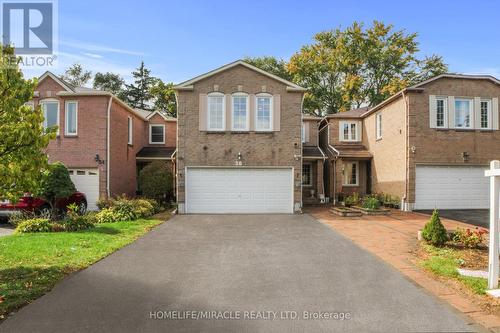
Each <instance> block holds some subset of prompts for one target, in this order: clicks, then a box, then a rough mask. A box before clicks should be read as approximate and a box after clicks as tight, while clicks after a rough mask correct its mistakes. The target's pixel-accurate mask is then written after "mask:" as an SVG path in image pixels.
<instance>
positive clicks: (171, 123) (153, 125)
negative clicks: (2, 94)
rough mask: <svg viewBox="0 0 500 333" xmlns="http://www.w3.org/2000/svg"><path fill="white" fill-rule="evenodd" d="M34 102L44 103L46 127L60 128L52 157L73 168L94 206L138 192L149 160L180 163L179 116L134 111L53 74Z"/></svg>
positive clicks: (44, 79) (42, 82)
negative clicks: (139, 176) (177, 155)
mask: <svg viewBox="0 0 500 333" xmlns="http://www.w3.org/2000/svg"><path fill="white" fill-rule="evenodd" d="M31 103H32V104H33V105H34V106H37V105H41V106H42V109H43V112H44V116H45V121H44V126H58V135H57V138H56V139H54V140H52V141H51V142H50V143H49V146H48V148H47V154H48V156H49V160H50V161H51V162H55V161H60V162H62V163H64V164H65V165H66V166H67V167H68V169H69V172H70V176H71V178H72V180H73V182H74V183H75V186H76V187H77V189H78V190H79V191H81V192H84V193H85V194H86V196H87V201H88V208H89V209H96V206H95V202H96V201H97V199H98V198H99V197H106V196H115V195H120V194H126V195H129V196H133V195H135V194H136V191H137V172H138V170H140V168H141V167H143V166H144V165H145V163H148V162H151V161H153V160H165V161H167V162H168V163H170V164H171V165H172V168H173V167H174V153H175V143H176V136H177V134H176V131H177V127H176V119H175V118H171V117H168V116H166V115H165V114H163V113H161V112H157V111H156V112H149V111H144V110H135V109H132V108H130V107H129V106H128V105H127V104H125V103H124V102H123V101H121V100H120V99H118V98H117V97H116V96H113V95H112V94H110V93H108V92H105V91H100V90H95V89H89V88H83V87H73V86H72V85H70V84H69V83H67V82H65V81H63V80H62V79H61V78H59V77H57V76H56V75H54V74H52V73H50V72H46V73H45V74H43V75H42V76H41V77H40V78H39V80H38V86H37V88H36V91H35V97H34V99H33V101H32V102H31Z"/></svg>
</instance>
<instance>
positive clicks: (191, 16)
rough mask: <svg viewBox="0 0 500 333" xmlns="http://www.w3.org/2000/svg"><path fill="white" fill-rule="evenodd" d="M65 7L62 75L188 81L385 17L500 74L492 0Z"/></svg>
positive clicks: (428, 48) (459, 65)
mask: <svg viewBox="0 0 500 333" xmlns="http://www.w3.org/2000/svg"><path fill="white" fill-rule="evenodd" d="M382 2H383V3H382ZM58 6H59V15H58V17H59V24H58V25H59V29H58V30H59V53H58V59H59V67H58V68H55V69H51V70H52V71H53V72H55V73H56V74H60V73H61V72H62V71H63V69H64V68H66V67H67V66H69V65H71V64H72V63H74V62H80V63H82V64H83V65H84V67H86V68H87V69H89V70H91V71H92V72H94V73H95V72H98V71H101V72H103V71H112V72H116V73H119V74H121V75H122V76H124V77H125V78H126V79H129V78H130V72H131V71H132V70H133V69H134V68H135V67H137V65H138V64H139V63H140V61H141V60H144V62H145V64H146V66H147V67H149V68H151V69H152V74H153V75H155V76H158V77H160V78H162V79H163V80H164V81H173V82H180V81H183V80H186V79H189V78H191V77H193V76H195V75H198V74H201V73H204V72H206V71H208V70H211V69H213V68H215V67H218V66H221V65H223V64H225V63H228V62H231V61H234V60H236V59H240V58H242V57H244V56H263V55H273V56H276V57H281V58H284V59H286V60H287V59H288V58H289V57H290V56H291V55H292V54H293V53H294V52H296V51H298V50H299V49H300V47H301V46H302V45H304V44H308V43H311V40H312V36H313V35H314V34H315V33H316V32H319V31H323V30H329V29H333V28H336V27H339V26H340V27H347V26H349V25H350V24H351V23H352V22H353V21H362V22H365V23H366V24H370V23H371V21H373V20H381V21H383V22H385V23H392V24H394V25H395V27H396V28H397V29H406V30H407V31H408V32H417V33H418V34H419V37H418V40H419V42H420V49H421V53H422V54H427V55H430V54H433V53H435V54H439V55H442V56H443V57H444V59H445V61H446V63H448V64H449V66H450V71H451V72H460V73H488V74H492V75H495V76H497V77H500V19H499V18H498V13H500V2H498V1H493V0H492V1H484V0H476V1H463V0H460V1H440V0H434V1H425V0H419V1H401V0H399V1H348V0H345V1H312V0H309V1H300V2H299V1H295V2H293V1H272V0H267V1H260V0H254V1H241V2H238V1H234V0H232V1H223V0H219V1H199V2H195V1H189V0H182V1H126V0H122V1H116V0H113V1H111V0H105V1H104V0H99V1H96V0H85V1H74V0H59V3H58ZM41 71H43V69H38V70H29V71H25V73H26V75H27V76H28V77H30V76H35V75H40V74H41Z"/></svg>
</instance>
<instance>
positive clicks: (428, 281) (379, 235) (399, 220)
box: [305, 207, 500, 332]
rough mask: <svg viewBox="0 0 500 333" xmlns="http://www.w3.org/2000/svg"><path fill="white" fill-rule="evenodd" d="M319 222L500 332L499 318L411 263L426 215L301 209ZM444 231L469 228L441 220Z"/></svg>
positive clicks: (458, 308) (316, 208) (462, 224)
mask: <svg viewBox="0 0 500 333" xmlns="http://www.w3.org/2000/svg"><path fill="white" fill-rule="evenodd" d="M305 212H306V213H309V214H311V215H312V216H314V217H315V218H316V219H318V220H319V221H321V222H323V223H325V224H328V225H329V226H331V227H332V228H333V229H335V230H336V231H338V232H339V233H341V234H342V235H344V236H345V237H347V238H349V239H351V240H352V241H353V242H354V243H356V244H357V245H358V246H360V247H361V248H363V249H365V250H367V251H370V252H372V253H373V254H375V255H377V256H378V257H380V258H382V259H383V260H384V261H386V262H387V263H389V264H390V265H392V266H393V267H395V268H396V269H398V270H399V271H400V272H402V273H403V274H404V275H405V276H407V277H408V278H410V279H411V280H413V281H414V282H415V283H417V284H418V285H420V286H421V287H423V288H425V289H426V290H428V291H429V292H431V293H433V294H434V295H436V296H437V297H439V298H440V299H442V300H444V301H446V302H448V303H449V304H451V305H452V306H453V307H454V308H456V309H457V310H459V311H460V312H462V313H464V314H466V315H467V316H469V317H470V318H472V319H473V320H474V321H476V322H477V323H479V324H481V325H482V326H484V327H486V328H487V329H489V330H491V331H493V332H500V317H499V316H497V315H494V314H490V313H488V311H487V310H486V309H483V308H481V306H479V305H478V304H474V302H473V300H472V301H471V298H470V297H467V295H465V294H464V293H462V292H459V291H458V290H456V289H455V288H452V287H451V286H448V285H447V284H445V283H444V282H441V281H439V280H437V279H436V278H435V277H434V276H433V275H432V274H431V273H428V272H426V271H425V270H423V269H422V268H420V267H418V266H417V265H416V264H415V256H414V255H413V254H412V252H413V251H414V250H415V249H416V247H417V232H418V230H421V229H422V228H423V227H424V225H425V223H426V222H427V221H428V220H429V218H430V216H429V215H425V214H420V213H408V212H401V211H393V212H392V214H391V215H389V216H362V217H358V218H348V217H340V216H336V215H334V214H332V213H331V212H330V211H329V207H310V208H307V209H305ZM442 222H443V224H444V225H445V227H446V228H447V229H456V228H457V227H462V228H464V227H469V228H470V227H471V226H470V225H468V224H465V223H462V222H457V221H454V220H449V219H442Z"/></svg>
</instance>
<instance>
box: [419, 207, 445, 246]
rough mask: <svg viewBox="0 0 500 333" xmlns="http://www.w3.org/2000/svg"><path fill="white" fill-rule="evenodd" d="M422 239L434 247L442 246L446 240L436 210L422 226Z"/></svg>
mask: <svg viewBox="0 0 500 333" xmlns="http://www.w3.org/2000/svg"><path fill="white" fill-rule="evenodd" d="M422 238H423V239H424V240H426V241H427V242H428V243H429V244H432V245H434V246H442V245H444V243H446V241H447V240H448V235H447V233H446V229H445V228H444V226H443V223H441V219H440V218H439V213H438V211H437V209H435V210H434V212H433V213H432V216H431V219H430V221H429V222H427V224H426V225H425V226H424V229H423V230H422Z"/></svg>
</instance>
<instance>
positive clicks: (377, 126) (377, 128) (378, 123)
mask: <svg viewBox="0 0 500 333" xmlns="http://www.w3.org/2000/svg"><path fill="white" fill-rule="evenodd" d="M375 131H376V132H377V133H376V134H377V139H382V113H377V115H376V118H375Z"/></svg>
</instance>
